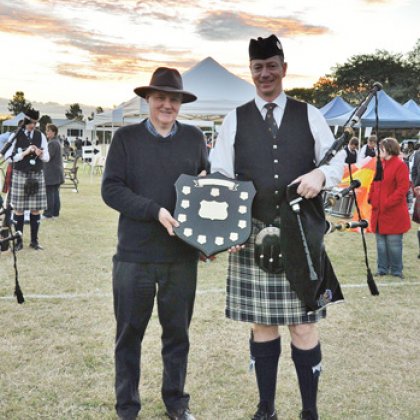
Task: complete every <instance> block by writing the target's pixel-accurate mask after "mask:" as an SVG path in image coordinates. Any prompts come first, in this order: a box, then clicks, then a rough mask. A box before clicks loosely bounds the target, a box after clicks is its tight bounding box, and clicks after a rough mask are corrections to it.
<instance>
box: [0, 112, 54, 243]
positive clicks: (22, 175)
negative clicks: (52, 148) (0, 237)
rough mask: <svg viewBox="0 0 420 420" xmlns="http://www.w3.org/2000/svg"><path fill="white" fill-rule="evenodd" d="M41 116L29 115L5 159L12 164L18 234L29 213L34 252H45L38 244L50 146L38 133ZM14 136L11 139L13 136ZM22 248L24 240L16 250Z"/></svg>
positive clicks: (19, 240) (44, 203)
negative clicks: (45, 170) (45, 172)
mask: <svg viewBox="0 0 420 420" xmlns="http://www.w3.org/2000/svg"><path fill="white" fill-rule="evenodd" d="M38 119H39V112H38V111H35V110H34V109H31V110H29V111H26V113H25V119H24V122H23V128H21V129H19V130H18V132H17V135H16V138H15V139H14V140H13V143H12V144H11V147H10V148H9V149H8V151H7V152H6V153H5V159H7V160H8V161H10V162H12V163H13V172H12V186H11V191H10V194H11V199H10V203H11V205H12V207H13V211H14V219H15V222H16V230H17V231H20V232H22V233H23V226H24V211H25V210H30V226H31V242H30V245H29V246H30V247H31V248H33V249H35V250H41V249H43V248H42V246H41V245H40V244H39V241H38V231H39V223H40V218H41V214H40V213H41V211H42V210H45V209H46V208H47V194H46V189H45V179H44V172H43V166H44V162H48V161H49V159H50V155H49V153H48V143H47V139H46V137H45V135H44V134H43V133H42V132H41V131H39V130H36V129H35V126H36V123H37V121H38ZM14 135H15V134H14V133H13V134H12V135H11V136H14ZM22 248H23V241H22V238H19V239H18V241H17V244H16V250H18V251H19V250H21V249H22Z"/></svg>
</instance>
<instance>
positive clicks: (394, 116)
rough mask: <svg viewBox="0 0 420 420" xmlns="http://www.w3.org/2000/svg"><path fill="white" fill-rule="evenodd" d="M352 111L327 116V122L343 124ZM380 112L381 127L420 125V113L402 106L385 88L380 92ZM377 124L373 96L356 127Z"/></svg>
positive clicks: (331, 124) (415, 126)
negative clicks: (333, 116) (336, 115)
mask: <svg viewBox="0 0 420 420" xmlns="http://www.w3.org/2000/svg"><path fill="white" fill-rule="evenodd" d="M351 113H352V111H350V112H347V113H346V114H343V115H341V116H338V117H335V118H327V122H328V124H329V125H330V126H343V125H344V124H345V123H346V122H347V120H348V119H349V117H350V116H351ZM378 114H379V128H417V127H420V115H419V114H415V113H414V112H412V111H410V110H409V109H407V108H405V107H404V106H402V105H401V104H400V103H398V102H397V101H396V100H394V99H392V98H391V97H390V96H389V95H388V94H387V93H386V92H385V91H383V90H381V91H379V92H378ZM375 125H376V116H375V98H373V99H372V100H371V101H370V103H369V105H368V107H367V109H366V111H365V113H364V114H363V115H362V118H361V121H360V122H359V123H358V124H356V127H360V126H362V127H375Z"/></svg>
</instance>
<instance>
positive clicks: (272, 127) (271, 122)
mask: <svg viewBox="0 0 420 420" xmlns="http://www.w3.org/2000/svg"><path fill="white" fill-rule="evenodd" d="M276 106H277V104H273V103H269V104H265V105H264V107H265V108H266V109H267V114H266V116H265V122H266V123H267V125H268V130H269V131H270V133H271V135H272V136H273V139H275V138H276V137H277V133H278V132H279V128H278V127H277V123H276V120H275V119H274V114H273V111H274V108H275V107H276Z"/></svg>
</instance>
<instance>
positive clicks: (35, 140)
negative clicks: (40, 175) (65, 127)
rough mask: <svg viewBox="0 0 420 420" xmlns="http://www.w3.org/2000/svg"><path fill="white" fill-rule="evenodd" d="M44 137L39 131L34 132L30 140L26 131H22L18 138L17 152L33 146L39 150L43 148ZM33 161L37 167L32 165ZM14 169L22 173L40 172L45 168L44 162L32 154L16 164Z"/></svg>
mask: <svg viewBox="0 0 420 420" xmlns="http://www.w3.org/2000/svg"><path fill="white" fill-rule="evenodd" d="M41 144H42V137H41V133H40V132H39V131H37V130H35V131H34V132H33V135H32V139H31V140H29V139H28V137H27V136H26V134H25V132H24V131H20V132H19V134H18V135H17V138H16V146H15V147H16V150H17V149H19V148H21V149H22V150H25V149H27V148H28V147H29V146H31V145H33V146H36V147H38V148H41ZM31 159H33V160H35V165H31V164H30V161H31ZM13 168H14V169H17V170H18V171H22V172H31V171H32V172H39V171H41V170H42V168H43V162H42V160H41V159H40V158H39V157H37V156H36V154H35V153H30V154H29V155H27V156H25V157H24V158H23V159H22V160H21V161H19V162H15V163H14V166H13Z"/></svg>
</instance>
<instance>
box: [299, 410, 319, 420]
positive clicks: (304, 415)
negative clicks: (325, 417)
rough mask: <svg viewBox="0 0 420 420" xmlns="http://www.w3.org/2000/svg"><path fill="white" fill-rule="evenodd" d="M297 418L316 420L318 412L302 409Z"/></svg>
mask: <svg viewBox="0 0 420 420" xmlns="http://www.w3.org/2000/svg"><path fill="white" fill-rule="evenodd" d="M299 418H300V419H301V420H318V419H319V417H318V414H314V413H313V412H312V410H303V411H301V412H300V416H299Z"/></svg>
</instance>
